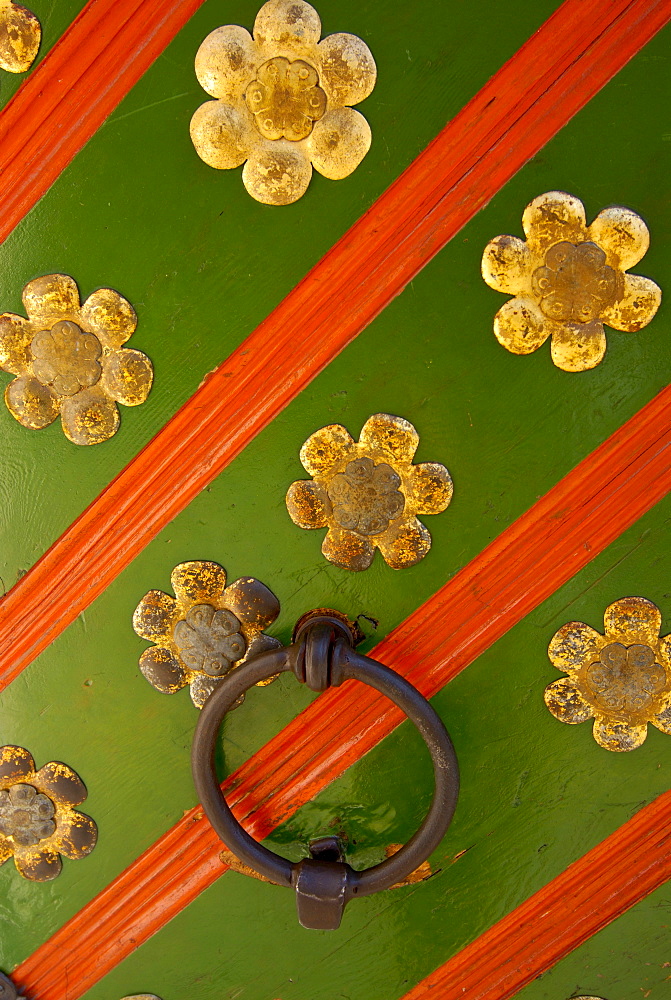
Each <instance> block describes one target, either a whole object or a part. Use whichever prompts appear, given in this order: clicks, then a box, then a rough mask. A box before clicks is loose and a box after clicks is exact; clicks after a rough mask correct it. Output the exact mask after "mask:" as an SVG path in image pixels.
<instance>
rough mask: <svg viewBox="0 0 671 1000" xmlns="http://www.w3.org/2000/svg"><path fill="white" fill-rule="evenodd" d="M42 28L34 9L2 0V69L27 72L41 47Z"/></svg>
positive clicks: (0, 12) (0, 61) (0, 31)
mask: <svg viewBox="0 0 671 1000" xmlns="http://www.w3.org/2000/svg"><path fill="white" fill-rule="evenodd" d="M41 38H42V29H41V27H40V22H39V21H38V20H37V18H36V17H35V15H34V14H33V13H32V11H30V10H28V9H27V8H26V7H22V6H21V5H20V4H18V3H12V2H11V0H0V69H4V70H7V72H8V73H25V72H26V70H28V69H30V67H31V66H32V64H33V62H34V61H35V56H36V55H37V51H38V49H39V47H40V40H41Z"/></svg>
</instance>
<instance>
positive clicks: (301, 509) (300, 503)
mask: <svg viewBox="0 0 671 1000" xmlns="http://www.w3.org/2000/svg"><path fill="white" fill-rule="evenodd" d="M326 500H327V497H326V493H325V492H324V490H323V489H322V487H321V486H320V485H319V484H318V483H315V482H313V481H312V480H305V479H300V480H299V481H298V482H296V483H292V484H291V486H290V487H289V489H288V491H287V510H288V511H289V516H290V517H291V520H292V521H293V522H294V524H297V525H298V526H299V528H324V527H326Z"/></svg>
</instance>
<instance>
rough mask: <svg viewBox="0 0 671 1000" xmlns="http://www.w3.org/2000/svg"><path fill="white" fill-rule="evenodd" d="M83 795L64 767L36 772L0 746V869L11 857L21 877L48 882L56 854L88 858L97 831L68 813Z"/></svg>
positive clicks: (18, 752) (20, 753) (24, 757)
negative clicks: (0, 865)
mask: <svg viewBox="0 0 671 1000" xmlns="http://www.w3.org/2000/svg"><path fill="white" fill-rule="evenodd" d="M86 794H87V793H86V788H85V787H84V784H83V783H82V781H81V780H80V778H79V777H78V775H77V774H75V772H74V771H73V770H72V768H70V767H68V765H67V764H62V763H60V762H59V761H51V762H50V763H48V764H45V765H44V767H41V768H40V769H39V771H38V770H36V768H35V761H34V760H33V758H32V756H31V754H30V753H28V751H27V750H24V749H23V747H18V746H12V745H8V746H4V747H0V864H4V862H5V861H9V859H10V858H11V857H13V858H14V864H15V865H16V868H17V871H18V872H19V874H20V875H22V876H23V877H24V878H26V879H30V880H31V881H32V882H48V881H51V880H52V879H55V878H56V877H57V876H58V875H60V873H61V870H62V862H61V857H60V856H61V854H62V855H64V856H65V857H66V858H71V859H73V860H78V859H79V858H84V857H86V855H87V854H90V853H91V851H92V850H93V848H94V847H95V845H96V840H97V836H98V829H97V827H96V824H95V823H94V822H93V820H92V819H91V818H90V816H86V815H85V814H84V813H82V812H79V810H77V809H75V808H74V807H75V806H78V805H80V804H81V803H82V802H83V801H84V799H85V798H86ZM0 996H1V994H0Z"/></svg>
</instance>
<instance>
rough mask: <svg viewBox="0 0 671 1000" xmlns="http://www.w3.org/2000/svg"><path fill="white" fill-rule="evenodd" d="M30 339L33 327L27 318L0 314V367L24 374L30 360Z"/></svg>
mask: <svg viewBox="0 0 671 1000" xmlns="http://www.w3.org/2000/svg"><path fill="white" fill-rule="evenodd" d="M32 339H33V327H32V324H31V323H29V322H28V320H27V319H24V318H23V316H16V315H15V314H14V313H3V314H2V315H1V316H0V368H2V370H3V371H6V372H11V373H12V375H25V374H26V373H27V372H28V371H29V365H30V362H31V361H32V354H31V351H30V342H31V340H32Z"/></svg>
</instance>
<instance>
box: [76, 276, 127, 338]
mask: <svg viewBox="0 0 671 1000" xmlns="http://www.w3.org/2000/svg"><path fill="white" fill-rule="evenodd" d="M80 318H81V321H82V324H83V326H84V327H85V329H86V330H88V332H89V333H93V334H95V336H96V337H97V338H98V340H99V341H100V342H101V344H102V345H103V346H104V347H106V348H107V349H108V350H111V351H116V350H118V348H119V347H122V346H123V345H124V344H125V343H126V341H127V340H128V338H129V337H131V336H132V335H133V333H134V332H135V328H136V326H137V315H136V313H135V310H134V309H133V307H132V305H131V304H130V302H129V301H128V300H127V299H125V298H124V297H123V295H119V293H118V292H115V291H114V289H113V288H99V289H98V290H97V291H95V292H93V293H92V294H91V295H89V297H88V299H87V300H86V302H85V303H84V305H83V306H82V308H81V312H80Z"/></svg>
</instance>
